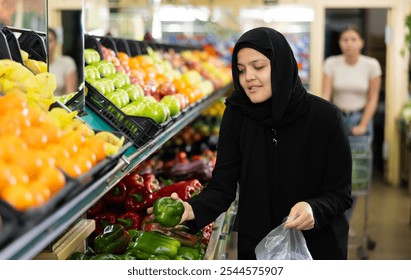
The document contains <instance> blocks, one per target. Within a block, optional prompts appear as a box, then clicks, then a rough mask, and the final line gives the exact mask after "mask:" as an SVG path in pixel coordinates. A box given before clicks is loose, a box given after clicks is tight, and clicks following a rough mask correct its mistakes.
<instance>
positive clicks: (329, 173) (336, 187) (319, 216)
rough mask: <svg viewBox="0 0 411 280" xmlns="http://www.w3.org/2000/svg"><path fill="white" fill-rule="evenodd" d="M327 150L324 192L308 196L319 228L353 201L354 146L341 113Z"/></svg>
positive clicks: (322, 185) (330, 136)
mask: <svg viewBox="0 0 411 280" xmlns="http://www.w3.org/2000/svg"><path fill="white" fill-rule="evenodd" d="M326 154H327V160H326V171H325V173H324V174H325V175H324V179H323V181H322V184H321V191H320V195H319V196H318V197H317V198H313V199H309V200H307V202H308V203H309V204H310V205H311V207H312V209H313V213H314V219H315V228H321V227H323V226H325V225H327V224H329V223H330V222H332V221H333V220H334V219H335V217H336V216H339V215H342V214H343V213H344V211H345V210H347V209H349V208H350V207H351V204H352V198H351V175H352V171H351V168H352V158H351V149H350V144H349V138H348V136H347V133H346V131H345V128H344V123H343V121H342V117H341V114H338V117H337V121H336V123H335V126H334V129H333V130H332V131H331V134H330V135H329V141H328V145H327V148H326Z"/></svg>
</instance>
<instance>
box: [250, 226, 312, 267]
mask: <svg viewBox="0 0 411 280" xmlns="http://www.w3.org/2000/svg"><path fill="white" fill-rule="evenodd" d="M284 224H285V222H284V223H282V224H281V225H279V226H278V227H276V228H275V229H273V230H272V231H270V233H269V234H267V236H266V237H264V238H263V240H261V241H260V243H258V244H257V246H256V247H255V254H256V256H257V260H312V259H313V258H312V257H311V254H310V251H309V250H308V247H307V243H306V242H305V238H304V235H303V233H302V232H301V231H300V230H297V229H285V228H284Z"/></svg>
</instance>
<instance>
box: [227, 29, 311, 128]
mask: <svg viewBox="0 0 411 280" xmlns="http://www.w3.org/2000/svg"><path fill="white" fill-rule="evenodd" d="M245 47H247V48H253V49H255V50H257V51H259V52H261V53H262V54H264V55H265V56H267V57H268V58H269V59H270V62H271V87H272V98H270V99H269V100H267V101H265V102H262V103H258V104H254V103H252V102H251V101H250V99H249V98H248V96H247V95H246V94H245V92H244V90H243V88H242V87H241V85H240V81H239V77H238V76H239V73H238V68H237V54H238V51H239V50H240V49H242V48H245ZM232 75H233V83H234V89H235V92H234V93H233V94H232V95H231V96H230V97H229V98H227V103H228V104H231V105H233V106H235V107H238V108H239V109H240V111H242V112H243V113H244V114H245V115H247V116H248V117H250V118H251V119H253V120H255V121H256V122H258V123H260V124H263V125H265V126H269V127H271V128H280V127H281V126H283V125H285V124H287V123H289V122H291V121H293V120H295V119H296V118H298V117H300V116H301V115H302V114H303V113H304V111H305V109H306V96H307V91H306V90H305V88H304V87H303V86H302V84H301V81H300V78H299V76H298V67H297V62H296V60H295V58H294V54H293V52H292V50H291V47H290V45H289V44H288V42H287V40H286V39H285V37H284V36H283V35H282V34H281V33H279V32H278V31H276V30H274V29H271V28H267V27H257V28H254V29H251V30H249V31H247V32H245V33H244V34H243V35H242V36H241V37H240V38H239V39H238V41H237V43H236V45H235V46H234V50H233V55H232Z"/></svg>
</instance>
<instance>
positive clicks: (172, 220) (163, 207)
mask: <svg viewBox="0 0 411 280" xmlns="http://www.w3.org/2000/svg"><path fill="white" fill-rule="evenodd" d="M153 212H154V215H155V216H156V220H157V222H159V223H160V224H161V225H162V226H164V227H175V226H176V225H178V224H179V223H180V221H181V216H182V215H183V213H184V205H183V203H182V202H181V201H180V200H176V199H172V198H171V197H168V196H167V197H161V198H159V199H157V200H156V201H154V205H153Z"/></svg>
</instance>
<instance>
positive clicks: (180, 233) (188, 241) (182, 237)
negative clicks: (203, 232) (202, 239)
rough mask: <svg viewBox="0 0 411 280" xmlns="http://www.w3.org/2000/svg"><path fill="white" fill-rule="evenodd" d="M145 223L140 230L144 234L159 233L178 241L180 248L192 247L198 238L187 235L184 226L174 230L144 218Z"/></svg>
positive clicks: (148, 217)
mask: <svg viewBox="0 0 411 280" xmlns="http://www.w3.org/2000/svg"><path fill="white" fill-rule="evenodd" d="M146 219H147V220H146V221H145V222H143V225H142V230H143V231H146V232H150V231H159V232H161V233H163V234H165V235H168V236H171V237H173V238H175V239H177V240H178V241H180V243H181V245H182V246H187V247H194V246H195V245H196V244H197V242H198V237H197V235H195V234H190V233H188V232H187V231H186V230H185V229H186V228H185V227H184V226H176V227H174V228H165V227H163V226H162V225H160V223H157V222H155V218H154V220H153V219H152V218H151V217H150V216H147V217H146Z"/></svg>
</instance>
